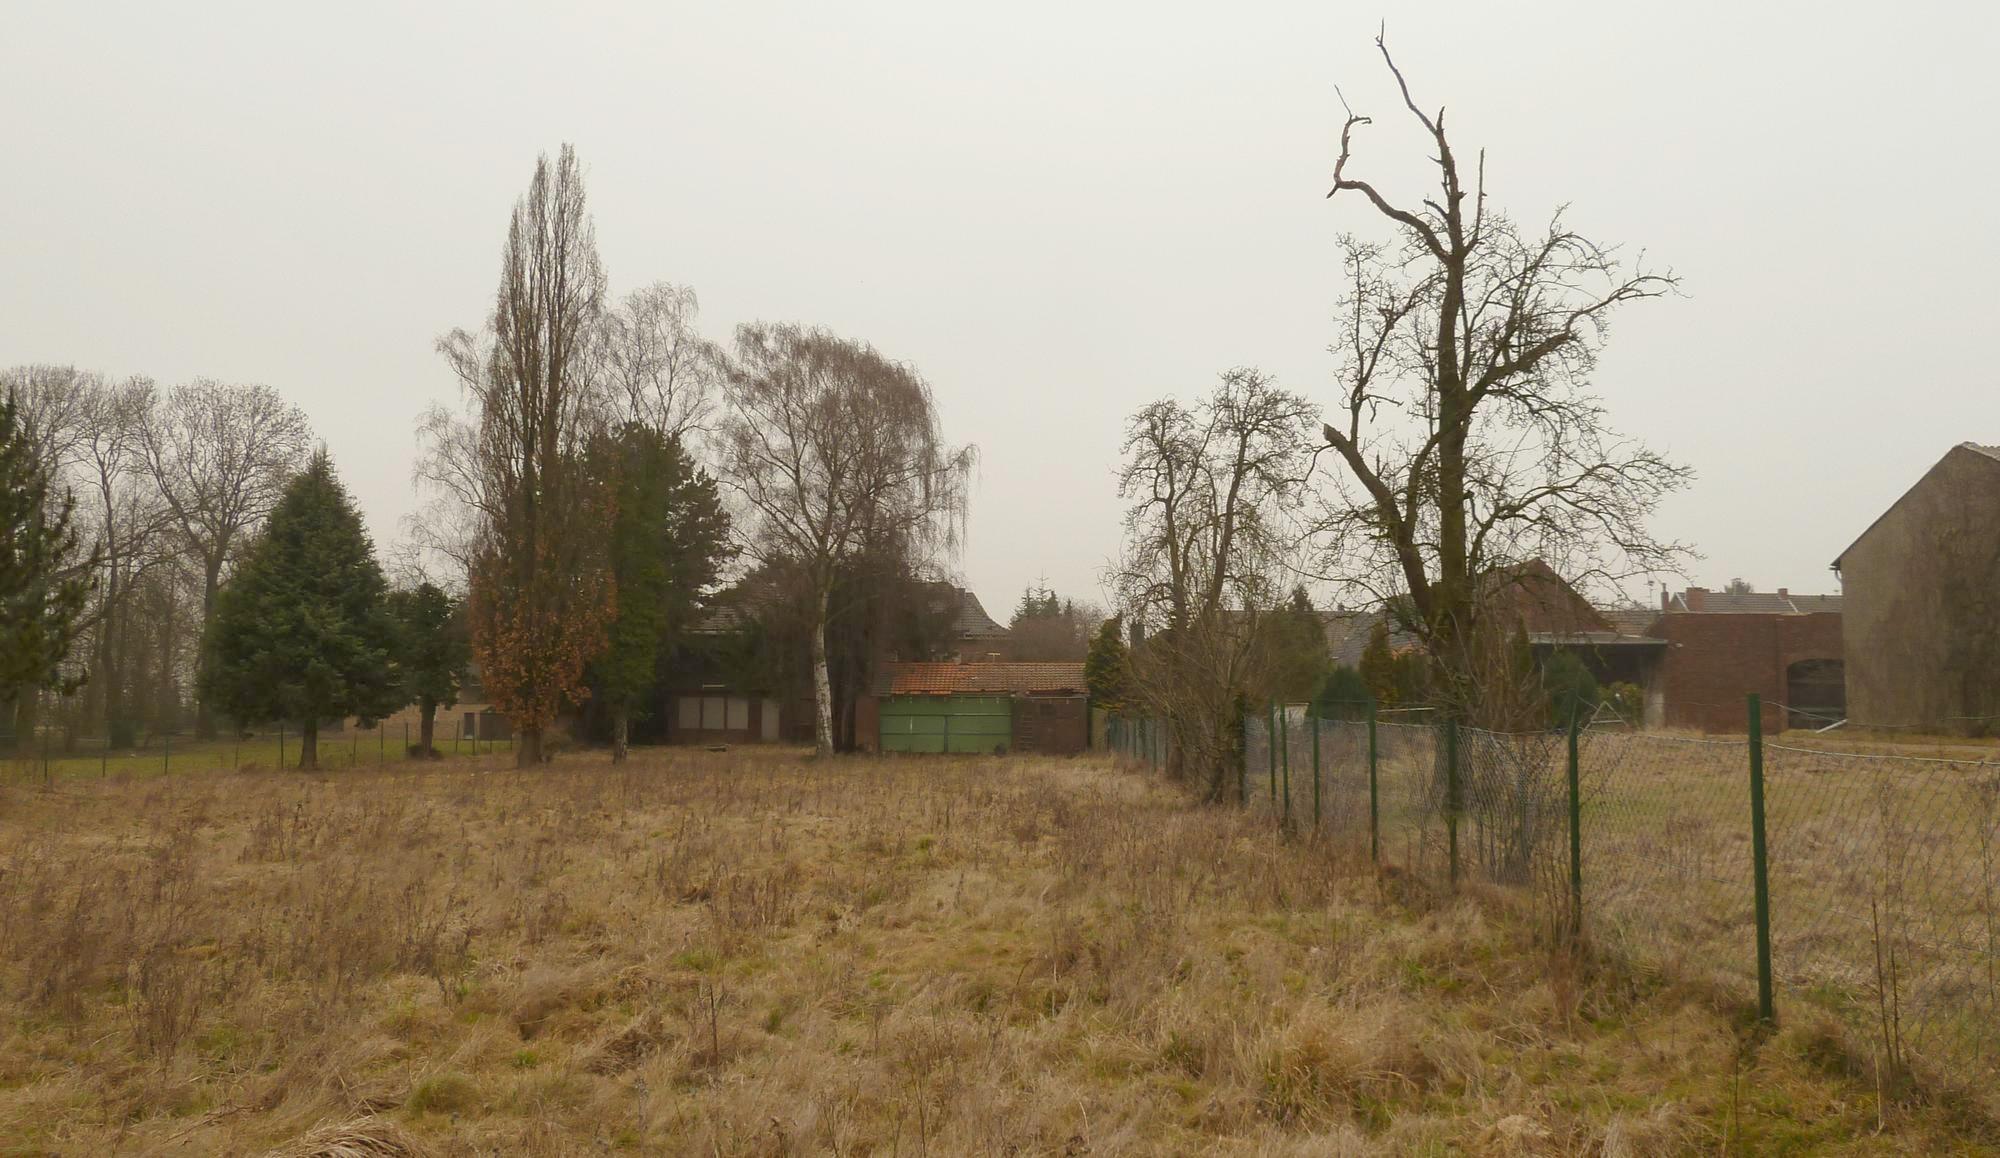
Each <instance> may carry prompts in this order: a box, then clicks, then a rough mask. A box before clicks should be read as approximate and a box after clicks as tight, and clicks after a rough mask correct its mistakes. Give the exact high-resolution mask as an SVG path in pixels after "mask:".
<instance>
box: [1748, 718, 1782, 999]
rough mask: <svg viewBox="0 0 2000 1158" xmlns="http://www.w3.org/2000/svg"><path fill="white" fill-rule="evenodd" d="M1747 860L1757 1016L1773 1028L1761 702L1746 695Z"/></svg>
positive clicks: (1768, 868) (1769, 882)
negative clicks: (1753, 899) (1753, 902)
mask: <svg viewBox="0 0 2000 1158" xmlns="http://www.w3.org/2000/svg"><path fill="white" fill-rule="evenodd" d="M1750 860H1751V880H1752V883H1753V886H1754V887H1755V889H1756V894H1757V1016H1758V1017H1759V1018H1761V1019H1762V1020H1763V1021H1764V1022H1765V1023H1766V1024H1769V1025H1775V1024H1777V1021H1778V1012H1777V1009H1776V1007H1775V1005H1774V1004H1773V1002H1772V999H1771V879H1770V875H1769V871H1770V865H1769V859H1768V857H1767V855H1766V851H1765V845H1764V699H1763V697H1762V696H1759V695H1758V694H1757V693H1755V692H1752V693H1750Z"/></svg>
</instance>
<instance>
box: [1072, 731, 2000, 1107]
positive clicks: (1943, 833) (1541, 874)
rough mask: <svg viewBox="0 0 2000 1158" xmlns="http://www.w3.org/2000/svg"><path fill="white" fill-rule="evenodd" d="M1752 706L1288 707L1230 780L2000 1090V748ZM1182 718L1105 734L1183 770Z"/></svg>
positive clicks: (1600, 948)
mask: <svg viewBox="0 0 2000 1158" xmlns="http://www.w3.org/2000/svg"><path fill="white" fill-rule="evenodd" d="M1747 707H1748V713H1749V714H1748V716H1747V717H1746V723H1747V724H1749V730H1748V732H1747V733H1746V735H1744V736H1741V737H1736V738H1710V737H1696V736H1683V735H1673V734H1661V733H1651V732H1642V731H1633V730H1631V729H1629V728H1627V727H1625V726H1623V725H1622V724H1620V725H1612V726H1579V727H1574V728H1571V729H1568V730H1551V731H1546V732H1517V733H1499V732H1489V731H1482V730H1479V729H1475V728H1469V727H1463V726H1458V725H1455V724H1453V723H1452V722H1450V721H1448V720H1442V719H1438V718H1434V716H1433V714H1431V713H1427V712H1406V713H1387V712H1384V713H1376V712H1374V711H1373V710H1372V709H1370V708H1367V707H1365V706H1364V707H1359V708H1357V709H1356V710H1354V711H1352V712H1348V713H1346V714H1347V715H1349V716H1351V717H1353V718H1347V719H1330V718H1328V719H1323V718H1317V717H1316V716H1314V715H1313V714H1311V712H1310V710H1309V709H1307V708H1306V707H1305V706H1303V705H1295V706H1292V707H1290V708H1279V707H1273V708H1271V709H1269V710H1267V711H1265V712H1263V713H1260V715H1259V716H1258V717H1252V718H1250V719H1246V720H1245V721H1244V737H1243V739H1244V743H1243V749H1242V760H1241V763H1240V764H1239V766H1238V769H1237V777H1238V784H1237V792H1236V795H1237V798H1238V799H1239V800H1240V802H1241V803H1242V804H1243V806H1244V807H1247V808H1251V809H1255V810H1258V811H1261V812H1263V813H1265V814H1267V815H1269V816H1270V817H1271V819H1272V820H1273V822H1274V827H1276V828H1277V829H1278V830H1280V831H1281V832H1287V833H1295V834H1300V835H1307V834H1310V835H1313V836H1315V837H1316V838H1318V839H1321V840H1327V841H1337V842H1345V843H1347V844H1348V845H1349V847H1351V848H1353V849H1355V850H1356V851H1357V852H1359V853H1361V854H1364V855H1367V856H1369V857H1372V858H1373V859H1374V860H1375V861H1377V862H1378V863H1379V864H1381V865H1383V866H1388V867H1391V868H1393V869H1394V870H1395V871H1398V872H1400V873H1405V874H1408V875H1409V876H1411V877H1413V878H1416V879H1418V880H1422V881H1426V882H1430V883H1433V884H1436V885H1438V886H1440V887H1445V888H1449V887H1452V886H1455V885H1457V884H1460V883H1463V882H1471V881H1479V882H1485V883H1488V884H1491V885H1497V886H1502V887H1506V888H1510V889H1518V890H1523V891H1524V892H1525V893H1526V894H1527V895H1528V896H1529V897H1530V898H1531V899H1532V902H1533V904H1534V911H1535V912H1537V913H1538V914H1539V915H1540V916H1541V917H1542V918H1543V919H1544V920H1545V921H1546V924H1547V927H1548V929H1549V931H1550V932H1551V934H1552V935H1555V936H1558V937H1566V938H1576V939H1581V940H1583V941H1586V942H1588V943H1589V944H1590V945H1591V947H1592V949H1593V950H1594V951H1596V952H1600V953H1606V954H1609V955H1611V956H1614V957H1616V958H1618V959H1620V960H1623V961H1626V962H1627V963H1629V964H1630V965H1631V966H1632V967H1634V968H1636V969H1638V970H1640V971H1641V972H1657V973H1666V974H1671V975H1673V976H1675V977H1678V978H1681V979H1686V980H1693V981H1697V982H1705V983H1709V984H1712V985H1714V986H1716V987H1718V988H1720V989H1722V990H1724V991H1726V992H1730V993H1734V994H1738V995H1740V996H1741V997H1743V998H1744V999H1745V1000H1754V1001H1755V1002H1756V1003H1757V1007H1758V1011H1759V1014H1760V1015H1761V1016H1762V1017H1763V1018H1765V1019H1766V1020H1776V1019H1777V1018H1778V1017H1779V1016H1780V1015H1783V1016H1787V1017H1790V1016H1795V1015H1797V1014H1800V1013H1802V1012H1804V1011H1807V1010H1822V1011H1824V1012H1826V1013H1827V1014H1830V1015H1832V1016H1833V1017H1835V1018H1837V1019H1838V1020H1840V1021H1841V1022H1842V1023H1844V1024H1845V1026H1846V1027H1847V1029H1848V1030H1849V1034H1850V1041H1852V1042H1853V1043H1854V1044H1855V1045H1856V1046H1857V1047H1859V1048H1861V1049H1864V1050H1865V1051H1867V1052H1868V1053H1870V1054H1872V1055H1873V1056H1874V1058H1875V1059H1876V1060H1877V1062H1878V1063H1880V1064H1882V1065H1884V1066H1885V1067H1887V1068H1888V1070H1889V1072H1901V1071H1904V1070H1908V1069H1914V1070H1917V1071H1921V1072H1923V1073H1924V1074H1926V1075H1927V1076H1929V1077H1932V1078H1942V1079H1945V1080H1948V1081H1950V1082H1952V1083H1953V1084H1955V1085H1958V1086H1961V1087H1963V1088H1970V1089H1976V1090H1980V1091H1983V1093H1982V1094H1981V1096H1982V1097H1983V1098H1984V1099H1985V1100H1986V1101H1987V1103H1988V1106H1989V1108H2000V1099H1996V1097H1995V1095H1994V1093H1993V1091H1994V1090H1995V1089H1996V1088H2000V1086H1996V1082H2000V762H1994V761H1974V760H1949V759H1936V758H1928V757H1917V756H1902V755H1893V754H1892V755H1879V754H1870V753H1856V752H1842V751H1837V750H1831V749H1825V748H1820V747H1805V746H1797V745H1792V744H1786V743H1775V742H1768V741H1766V740H1765V739H1764V738H1763V737H1762V736H1761V735H1760V734H1759V731H1758V723H1759V722H1760V719H1761V717H1760V705H1758V704H1757V702H1756V700H1755V698H1754V697H1753V698H1752V700H1751V702H1750V703H1749V705H1747ZM1169 731H1170V729H1168V728H1167V727H1165V726H1164V725H1163V724H1162V723H1161V722H1160V721H1157V720H1132V719H1121V720H1115V721H1114V722H1113V725H1112V727H1111V728H1110V729H1109V731H1108V739H1109V741H1110V743H1111V746H1112V747H1113V748H1114V749H1116V750H1117V751H1118V752H1119V753H1121V755H1123V756H1124V757H1125V758H1127V759H1138V760H1144V761H1146V762H1148V763H1152V764H1156V765H1158V766H1161V767H1166V766H1169V764H1170V761H1171V758H1172V745H1171V741H1170V738H1169V736H1168V732H1169Z"/></svg>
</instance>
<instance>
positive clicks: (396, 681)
mask: <svg viewBox="0 0 2000 1158" xmlns="http://www.w3.org/2000/svg"><path fill="white" fill-rule="evenodd" d="M385 587H386V585H385V584H384V582H383V580H382V568H381V567H380V566H379V565H378V564H377V563H376V561H375V549H374V546H373V544H371V543H370V542H369V539H368V533H367V531H366V530H365V529H364V528H363V527H362V523H361V514H360V512H359V511H357V510H355V508H354V503H353V500H351V499H349V498H348V495H347V491H346V489H345V488H344V487H342V486H341V485H340V480H339V479H337V478H335V477H334V473H333V462H332V460H331V459H329V458H328V457H327V454H326V451H325V450H321V451H320V452H319V453H318V454H315V455H314V456H313V457H312V460H311V461H310V462H309V463H308V464H307V465H306V468H305V470H304V471H303V472H301V473H300V474H299V476H298V477H297V478H295V479H293V480H292V483H291V485H290V486H288V487H287V488H286V489H285V494H284V497H283V498H281V499H279V500H278V505H277V507H276V508H275V509H274V510H272V512H271V518H270V521H269V522H268V523H267V524H266V525H265V528H264V533H263V534H262V535H260V536H259V537H258V538H257V540H256V542H254V543H253V544H252V545H251V547H250V550H249V552H248V553H247V555H246V556H245V558H244V559H243V562H242V564H241V565H240V566H239V567H238V568H237V570H236V574H235V575H233V576H232V577H231V578H230V580H229V582H228V583H226V584H225V585H224V586H223V588H222V590H221V592H220V593H219V594H218V596H217V601H216V610H215V618H214V620H213V621H212V623H211V625H210V628H209V635H208V638H207V640H206V641H205V647H206V652H207V662H206V663H205V664H204V665H203V670H202V687H203V692H204V694H206V695H208V696H211V697H213V702H214V703H215V704H216V705H217V706H218V707H220V708H221V709H222V710H223V711H225V712H227V713H228V714H229V715H230V716H232V717H233V718H234V719H235V720H236V722H237V724H238V726H242V725H245V724H260V723H268V722H273V721H283V722H288V723H291V724H293V725H295V726H296V727H297V728H298V730H299V735H300V737H301V743H300V745H299V767H300V768H302V769H305V768H316V767H318V766H319V728H320V725H321V724H323V723H326V722H329V721H333V720H339V719H342V718H344V717H346V716H357V717H360V718H361V719H364V720H367V719H375V718H379V717H381V716H383V715H386V714H388V713H389V712H391V711H394V710H395V709H396V708H397V707H399V706H401V704H402V703H404V702H405V701H404V700H403V699H402V692H403V682H402V679H401V678H400V674H399V672H398V670H397V666H396V662H395V651H396V629H395V624H394V622H393V621H392V619H391V617H390V615H389V611H388V607H387V603H386V601H385V599H384V590H385Z"/></svg>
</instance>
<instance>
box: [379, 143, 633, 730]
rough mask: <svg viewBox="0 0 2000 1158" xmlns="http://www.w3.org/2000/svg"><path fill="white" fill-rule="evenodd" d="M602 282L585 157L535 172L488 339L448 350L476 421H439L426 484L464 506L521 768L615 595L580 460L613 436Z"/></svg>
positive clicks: (477, 645) (578, 673)
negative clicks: (602, 374) (602, 429)
mask: <svg viewBox="0 0 2000 1158" xmlns="http://www.w3.org/2000/svg"><path fill="white" fill-rule="evenodd" d="M603 311H604V271H603V268H602V266H601V265H600V264H599V262H598V257H597V240H596V231H595V229H594V228H593V227H592V225H591V220H590V216H589V213H588V211H587V208H586V205H585V198H584V188H583V174H582V172H581V170H580V168H579V167H578V164H577V159H576V152H575V150H574V149H573V148H572V147H570V146H568V145H564V146H563V148H562V151H561V153H560V154H559V155H558V157H557V159H556V160H555V161H554V162H553V163H551V162H550V160H549V158H548V157H547V156H546V155H544V156H542V157H541V158H539V159H538V160H537V161H536V163H535V175H534V178H533V179H532V181H531V182H530V183H529V186H528V192H527V194H526V195H525V196H523V197H522V198H521V200H520V201H519V202H517V203H516V204H515V207H514V215H513V219H512V221H511V222H510V223H509V225H508V230H507V244H506V248H505V250H504V251H503V254H502V259H501V273H500V288H499V291H498V294H497V295H496V298H495V304H494V311H493V315H492V318H491V319H490V321H489V324H488V326H487V329H486V330H485V331H484V332H483V333H479V334H474V333H470V332H468V331H465V330H454V331H452V332H451V333H450V334H448V335H446V336H445V337H443V338H442V339H440V340H439V342H438V349H439V351H440V352H441V353H443V354H444V357H445V360H446V361H447V362H449V363H450V364H451V368H452V370H453V372H454V373H455V374H457V376H458V379H459V382H460V384H461V385H462V386H463V388H464V390H465V393H466V395H467V397H468V398H469V399H470V401H471V403H472V406H473V409H474V413H473V414H472V415H471V416H470V418H469V420H467V419H461V418H459V417H457V416H455V415H452V414H450V413H449V412H446V411H442V410H438V411H433V412H432V414H431V415H430V416H429V417H428V418H427V419H426V421H425V427H424V434H425V438H426V442H427V445H426V448H425V454H424V459H423V462H422V464H421V465H420V466H419V471H420V473H421V474H422V475H423V476H424V477H425V478H426V479H427V480H428V481H429V482H430V483H431V484H433V485H434V486H435V487H436V488H438V489H439V491H440V492H441V493H443V494H445V495H447V496H449V497H450V498H452V499H455V500H456V502H457V503H458V504H461V518H460V519H459V521H458V524H457V525H459V526H462V527H464V528H465V533H464V534H463V535H461V536H458V537H456V538H452V537H450V536H445V537H441V539H440V542H439V544H438V545H442V546H448V547H449V546H450V545H455V546H456V548H457V549H458V550H460V551H462V552H463V553H464V560H465V562H466V563H467V565H468V571H469V576H470V586H471V599H470V602H469V610H470V616H471V624H472V646H473V654H474V656H475V657H476V658H477V659H478V661H479V665H480V673H481V678H482V681H483V682H484V684H485V688H486V691H487V694H488V696H489V697H490V698H491V699H492V700H493V702H494V703H495V704H496V705H497V706H498V707H499V708H500V709H501V710H502V711H504V712H506V713H507V715H508V716H509V717H510V718H511V719H512V721H513V724H514V726H515V729H516V735H517V739H516V742H515V747H514V752H515V759H516V762H517V763H518V764H519V765H520V766H522V767H528V766H530V765H532V764H537V763H540V762H541V759H542V740H543V734H544V731H545V729H546V728H547V727H548V725H549V724H550V722H551V721H552V720H553V719H554V718H555V715H556V713H557V711H558V710H560V709H561V707H562V706H563V704H564V703H566V702H574V701H576V700H578V699H580V698H582V697H583V696H585V695H587V694H588V689H587V688H586V687H585V686H584V683H583V671H584V665H585V663H586V662H588V661H589V659H590V658H591V656H592V655H593V654H595V652H596V651H597V650H598V649H599V648H600V647H601V646H602V644H603V627H604V623H605V622H606V620H607V618H608V617H609V614H610V610H611V609H610V606H609V604H610V601H611V599H612V598H613V592H612V591H611V589H610V582H609V579H608V576H607V572H606V570H605V567H604V556H603V551H604V542H603V539H604V534H605V519H604V517H603V516H604V514H605V511H604V510H603V504H602V501H601V499H602V496H601V495H599V494H598V493H597V492H596V488H595V486H594V484H593V483H592V481H591V479H590V477H589V473H588V471H587V470H586V469H585V467H584V463H583V452H584V449H585V446H586V443H587V441H588V439H589V437H590V435H591V433H592V432H593V431H594V430H596V429H598V428H599V426H600V425H601V422H602V416H603V409H604V408H603V404H602V399H601V398H600V396H599V391H598V383H597V382H596V381H595V380H594V377H593V366H592V361H593V359H592V351H593V348H594V344H595V343H597V342H598V341H599V340H600V327H601V324H602V320H603Z"/></svg>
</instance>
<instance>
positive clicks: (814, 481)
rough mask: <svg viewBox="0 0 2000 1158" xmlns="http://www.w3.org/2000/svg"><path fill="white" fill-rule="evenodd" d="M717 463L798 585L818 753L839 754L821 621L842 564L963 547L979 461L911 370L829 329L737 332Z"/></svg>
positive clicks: (752, 530)
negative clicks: (941, 422) (954, 438)
mask: <svg viewBox="0 0 2000 1158" xmlns="http://www.w3.org/2000/svg"><path fill="white" fill-rule="evenodd" d="M725 397H726V399H727V401H728V407H729V409H728V413H727V414H726V416H725V417H724V418H723V420H722V422H721V427H720V431H719V442H720V447H719V453H720V456H721V459H722V467H723V474H724V479H725V481H726V483H727V484H728V486H729V487H730V489H731V490H732V491H733V492H734V493H735V494H736V495H737V496H738V497H739V498H740V499H741V501H742V506H743V507H744V509H745V515H746V516H747V517H746V519H745V522H746V523H747V532H748V533H747V535H746V536H745V537H746V545H747V549H748V552H749V554H750V555H751V557H752V558H753V559H755V560H756V561H758V562H760V563H762V564H765V565H766V566H767V567H769V568H770V569H771V571H772V573H774V574H778V575H783V576H785V577H786V578H787V579H788V580H789V581H790V583H791V585H792V588H793V590H794V592H795V593H796V595H797V598H798V599H799V601H800V606H801V607H802V609H803V610H804V613H805V616H806V618H807V619H808V621H809V622H810V623H811V650H812V682H813V705H814V724H813V735H814V747H815V749H816V750H817V751H818V752H819V753H820V754H822V755H824V754H827V753H830V752H832V751H833V750H834V733H833V688H832V681H831V677H830V675H829V672H828V667H827V621H828V618H829V614H830V611H831V602H832V597H833V592H834V588H835V585H836V582H837V581H838V579H839V577H840V574H841V572H842V570H843V568H845V567H846V566H847V565H848V564H850V563H852V562H853V561H855V560H857V559H859V558H861V557H862V556H863V555H864V554H865V553H867V552H869V551H871V550H876V549H880V548H881V547H882V546H883V545H885V544H895V545H897V546H899V547H900V548H901V549H902V551H903V553H904V557H905V558H909V559H912V560H918V561H921V560H922V559H924V558H927V557H930V556H933V555H937V554H941V553H948V552H949V551H951V550H953V549H955V548H956V546H957V544H958V542H959V539H960V536H961V534H962V530H963V524H964V516H965V510H966V488H967V483H968V481H969V479H970V476H971V470H972V463H973V456H974V451H973V448H972V447H970V446H952V445H950V444H948V443H947V442H946V441H945V439H944V436H943V434H942V432H941V431H940V429H939V426H938V419H937V408H936V406H935V404H934V403H933V400H932V397H931V390H930V386H929V385H928V384H927V383H926V382H925V381H924V380H923V378H922V377H921V376H920V375H919V374H918V373H917V372H916V370H915V369H914V368H913V367H911V366H909V365H907V364H905V363H901V362H895V361H891V360H890V359H888V358H886V357H884V356H883V355H882V354H880V353H879V352H877V351H876V350H875V349H874V347H872V346H869V345H867V344H866V343H863V342H856V341H852V340H849V339H845V338H841V337H837V336H835V335H834V334H831V333H829V332H827V331H826V330H823V329H815V328H809V327H804V326H798V325H767V324H762V323H759V324H755V325H746V326H741V327H739V328H738V329H737V332H736V343H735V351H734V354H733V355H732V356H731V357H730V358H729V360H728V363H727V369H726V379H725Z"/></svg>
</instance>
